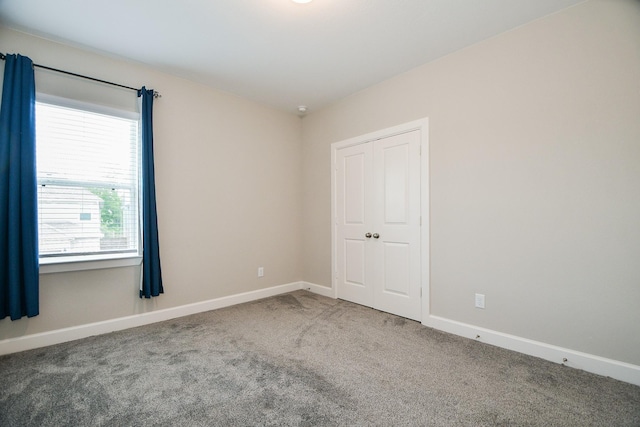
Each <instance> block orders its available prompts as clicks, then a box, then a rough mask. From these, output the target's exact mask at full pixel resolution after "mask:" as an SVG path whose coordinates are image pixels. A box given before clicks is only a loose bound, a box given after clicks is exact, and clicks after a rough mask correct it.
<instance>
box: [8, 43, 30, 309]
mask: <svg viewBox="0 0 640 427" xmlns="http://www.w3.org/2000/svg"><path fill="white" fill-rule="evenodd" d="M35 86H36V85H35V80H34V73H33V62H32V61H31V59H29V58H27V57H25V56H21V55H7V56H6V59H5V65H4V83H3V86H2V104H1V106H0V319H4V318H5V317H7V316H11V320H16V319H20V318H21V317H23V316H28V317H33V316H37V315H38V313H39V300H38V296H39V295H38V294H39V284H38V283H39V271H38V270H39V265H38V223H37V218H38V216H37V209H38V200H37V191H38V190H37V187H36V130H35V100H36V87H35Z"/></svg>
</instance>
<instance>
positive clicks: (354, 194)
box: [335, 131, 421, 320]
mask: <svg viewBox="0 0 640 427" xmlns="http://www.w3.org/2000/svg"><path fill="white" fill-rule="evenodd" d="M336 216H337V218H336V222H337V223H336V243H335V244H336V248H335V251H336V261H337V263H336V266H337V270H338V271H337V276H338V277H337V278H338V283H337V285H338V297H339V298H342V299H345V300H348V301H352V302H355V303H358V304H363V305H367V306H370V307H373V308H376V309H378V310H383V311H387V312H389V313H393V314H397V315H400V316H403V317H407V318H410V319H415V320H421V303H420V298H421V297H420V274H421V271H420V133H419V131H413V132H407V133H403V134H399V135H394V136H390V137H386V138H382V139H379V140H376V141H372V142H368V143H364V144H359V145H355V146H351V147H347V148H344V149H341V150H338V152H337V156H336Z"/></svg>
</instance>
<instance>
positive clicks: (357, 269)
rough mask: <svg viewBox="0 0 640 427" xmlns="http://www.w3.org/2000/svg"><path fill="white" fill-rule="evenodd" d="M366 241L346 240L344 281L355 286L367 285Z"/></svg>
mask: <svg viewBox="0 0 640 427" xmlns="http://www.w3.org/2000/svg"><path fill="white" fill-rule="evenodd" d="M364 243H365V242H363V241H362V240H352V239H345V240H344V266H345V274H344V281H345V283H348V284H349V285H353V286H362V287H364V286H365V279H364V277H365V274H364V271H365V262H364V260H365V259H366V257H365V253H364V252H365V244H364Z"/></svg>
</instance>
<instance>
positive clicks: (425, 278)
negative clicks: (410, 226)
mask: <svg viewBox="0 0 640 427" xmlns="http://www.w3.org/2000/svg"><path fill="white" fill-rule="evenodd" d="M415 130H418V131H420V153H421V159H420V216H421V222H422V224H421V227H420V263H421V265H420V269H421V283H420V287H421V295H422V307H421V313H420V314H421V316H420V318H421V319H425V318H426V317H427V316H428V315H429V294H430V291H429V290H430V277H431V264H430V263H431V255H430V253H429V248H430V244H429V242H430V240H429V239H430V234H429V233H430V227H431V219H430V216H429V212H430V211H429V118H428V117H425V118H422V119H419V120H414V121H412V122H408V123H403V124H401V125H397V126H393V127H389V128H386V129H382V130H378V131H375V132H371V133H367V134H365V135H360V136H356V137H354V138H349V139H345V140H343V141H339V142H334V143H333V144H331V289H332V290H331V292H330V294H329V295H327V296H330V297H332V298H338V281H337V280H336V279H337V277H336V276H337V272H338V267H337V266H338V263H337V259H336V252H337V251H336V218H337V213H336V206H337V203H336V199H335V198H336V171H337V166H336V159H337V152H338V150H340V149H343V148H346V147H351V146H353V145H358V144H364V143H367V142H371V141H376V140H378V139H382V138H388V137H390V136H394V135H400V134H403V133H407V132H412V131H415Z"/></svg>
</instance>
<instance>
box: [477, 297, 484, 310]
mask: <svg viewBox="0 0 640 427" xmlns="http://www.w3.org/2000/svg"><path fill="white" fill-rule="evenodd" d="M476 308H484V294H476Z"/></svg>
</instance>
